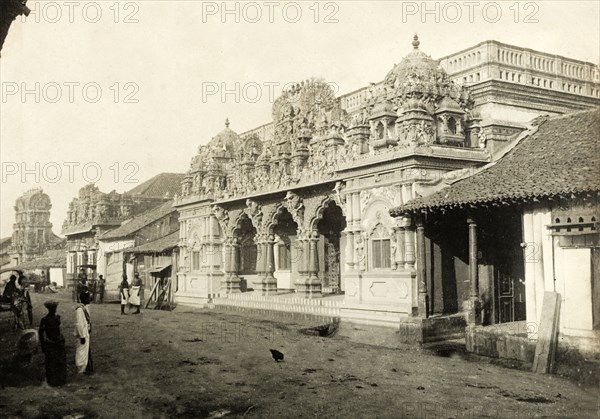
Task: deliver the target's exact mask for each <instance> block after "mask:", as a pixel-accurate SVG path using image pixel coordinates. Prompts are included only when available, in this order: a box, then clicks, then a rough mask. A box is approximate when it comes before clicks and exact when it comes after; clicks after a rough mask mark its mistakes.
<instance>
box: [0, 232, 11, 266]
mask: <svg viewBox="0 0 600 419" xmlns="http://www.w3.org/2000/svg"><path fill="white" fill-rule="evenodd" d="M11 242H12V236H10V237H4V238H2V239H0V269H3V268H7V267H9V266H10V262H11V258H10V253H9V249H10V245H11Z"/></svg>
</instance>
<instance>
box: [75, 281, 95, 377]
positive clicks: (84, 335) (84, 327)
mask: <svg viewBox="0 0 600 419" xmlns="http://www.w3.org/2000/svg"><path fill="white" fill-rule="evenodd" d="M79 301H80V302H81V303H80V304H77V308H75V337H76V338H77V342H76V344H75V345H76V348H75V366H77V371H78V372H79V373H85V374H91V373H93V372H94V362H93V361H92V352H91V349H90V334H91V332H92V321H91V319H90V312H89V309H88V304H89V303H90V293H89V292H88V291H87V290H84V291H83V292H82V293H81V294H80V295H79Z"/></svg>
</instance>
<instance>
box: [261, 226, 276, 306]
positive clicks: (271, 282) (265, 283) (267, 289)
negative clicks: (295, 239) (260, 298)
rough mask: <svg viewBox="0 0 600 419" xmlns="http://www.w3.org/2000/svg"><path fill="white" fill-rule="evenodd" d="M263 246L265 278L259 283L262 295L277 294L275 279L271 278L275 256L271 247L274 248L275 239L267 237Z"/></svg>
mask: <svg viewBox="0 0 600 419" xmlns="http://www.w3.org/2000/svg"><path fill="white" fill-rule="evenodd" d="M263 246H264V252H265V253H264V255H265V258H264V259H265V265H264V269H265V271H264V272H265V276H264V278H263V280H262V281H261V284H262V294H263V295H271V294H275V293H276V292H277V279H275V277H274V276H273V272H275V254H274V252H273V247H274V246H275V237H273V236H272V235H269V236H268V237H267V240H265V242H264V243H263Z"/></svg>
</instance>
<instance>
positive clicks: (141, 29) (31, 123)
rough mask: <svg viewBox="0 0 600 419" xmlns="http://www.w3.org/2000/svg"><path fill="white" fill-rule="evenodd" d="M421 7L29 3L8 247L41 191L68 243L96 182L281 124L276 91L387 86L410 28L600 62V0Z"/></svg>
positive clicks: (6, 141) (428, 44)
mask: <svg viewBox="0 0 600 419" xmlns="http://www.w3.org/2000/svg"><path fill="white" fill-rule="evenodd" d="M423 4H424V3H423V2H421V1H419V2H408V1H403V2H401V1H397V2H394V1H385V2H383V1H382V2H373V1H369V2H366V1H364V2H362V1H352V2H319V3H314V2H298V3H291V4H290V3H287V4H286V3H282V2H270V3H269V2H254V3H236V2H228V3H227V7H228V10H229V13H224V12H225V11H224V10H223V7H222V3H221V2H202V1H172V0H170V1H131V2H126V1H120V2H116V1H113V0H111V1H97V2H76V1H74V2H71V3H69V2H62V1H58V2H46V1H42V2H36V1H31V0H30V1H29V2H28V5H29V7H30V8H31V9H33V13H32V14H31V15H30V16H29V18H27V19H26V20H25V21H22V20H21V19H20V18H19V19H17V20H16V21H15V22H14V23H13V26H12V27H11V30H10V32H9V34H8V38H7V40H6V42H5V44H4V49H3V50H2V58H1V59H0V78H1V82H2V100H1V102H0V106H1V121H0V122H1V128H0V135H1V149H0V152H1V156H0V157H1V161H2V179H1V183H0V188H1V190H0V201H1V207H0V219H1V226H0V234H1V236H2V237H4V236H8V235H10V234H12V224H13V222H14V210H13V205H14V202H15V200H16V198H17V197H18V196H19V195H20V194H22V193H23V192H25V191H26V190H28V189H30V188H33V187H42V188H43V189H44V191H45V192H46V193H48V194H49V195H50V198H51V200H52V203H53V208H52V216H51V221H52V222H53V224H54V232H55V233H57V234H60V229H61V225H62V222H63V220H64V218H65V215H66V210H67V207H68V203H69V201H70V200H71V199H72V198H73V197H74V196H76V194H77V191H78V190H79V188H81V187H82V186H84V185H85V184H86V183H87V182H86V180H97V181H96V184H97V185H98V186H99V187H100V189H101V190H103V191H104V192H109V191H111V190H113V189H116V190H117V191H118V192H123V191H125V190H128V189H131V188H132V187H134V186H135V185H136V184H137V182H141V181H144V180H146V179H148V178H150V177H152V176H154V175H155V174H157V173H160V172H185V171H186V170H187V169H188V166H189V163H190V159H191V157H192V156H193V155H194V153H195V152H196V149H197V147H198V145H200V144H204V143H206V142H208V141H209V140H210V138H211V137H213V136H214V135H216V134H217V133H218V132H219V131H220V130H221V129H222V128H223V124H224V120H225V118H226V117H229V119H230V121H231V128H232V129H233V130H235V131H237V132H243V131H245V130H248V129H251V128H253V127H256V126H258V125H261V124H264V123H267V122H270V120H271V102H272V98H271V97H270V96H271V95H272V91H275V93H276V95H278V94H279V93H280V91H281V86H283V85H285V84H286V83H290V82H295V81H300V80H304V79H307V78H309V77H322V78H324V79H326V80H327V81H329V82H332V83H335V88H336V89H337V90H338V93H339V94H342V93H347V92H350V91H352V90H355V89H357V88H360V87H362V86H364V85H367V84H368V83H369V82H376V81H380V80H381V79H383V77H384V76H385V74H386V73H387V72H388V71H389V70H390V69H391V68H392V66H393V65H394V64H395V63H397V62H399V61H400V60H401V59H402V57H404V56H405V55H406V54H408V53H409V52H410V51H411V48H412V47H411V45H410V43H411V40H412V36H413V34H414V33H415V32H418V34H419V38H420V40H421V50H423V51H424V52H426V53H427V54H430V55H431V56H432V57H433V58H439V57H442V56H444V55H447V54H450V53H453V52H457V51H459V50H461V49H464V48H467V47H470V46H472V45H475V44H476V43H478V42H481V41H484V40H488V39H494V40H498V41H501V42H505V43H509V44H514V45H518V46H523V47H528V48H532V49H536V50H540V51H544V52H549V53H554V54H559V55H564V56H567V57H572V58H576V59H580V60H584V61H590V62H594V63H598V62H600V57H599V55H600V52H599V51H600V46H599V39H600V28H599V21H600V11H599V4H600V3H599V2H597V1H564V2H563V1H538V2H514V1H499V2H497V3H494V2H485V1H483V2H473V3H472V4H473V5H471V6H470V5H469V2H453V3H450V4H447V3H437V2H427V9H428V10H423ZM427 12H428V13H427ZM236 20H238V21H237V22H236ZM36 83H39V84H38V85H36ZM236 83H237V84H236ZM84 87H85V89H84ZM24 89H28V90H29V91H30V93H27V94H25V95H23V94H22V93H23V90H24ZM225 89H226V90H227V91H228V93H227V94H226V95H225V97H223V96H222V94H221V93H223V90H225ZM99 93H100V94H101V96H99ZM36 96H37V97H36ZM236 96H237V97H236ZM36 163H37V164H38V165H37V166H36ZM76 164H78V166H77V165H76ZM84 165H85V167H86V169H87V170H85V171H84V170H83V168H84ZM59 169H60V172H59ZM98 169H100V170H101V173H98ZM24 170H29V172H24ZM38 176H39V179H38V178H36V177H38ZM128 182H129V183H128ZM131 182H133V183H131Z"/></svg>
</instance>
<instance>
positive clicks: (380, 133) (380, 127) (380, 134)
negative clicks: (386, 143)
mask: <svg viewBox="0 0 600 419" xmlns="http://www.w3.org/2000/svg"><path fill="white" fill-rule="evenodd" d="M376 130H377V138H378V139H380V140H383V135H384V133H385V128H384V127H383V124H382V123H381V122H380V123H379V124H377V128H376Z"/></svg>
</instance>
